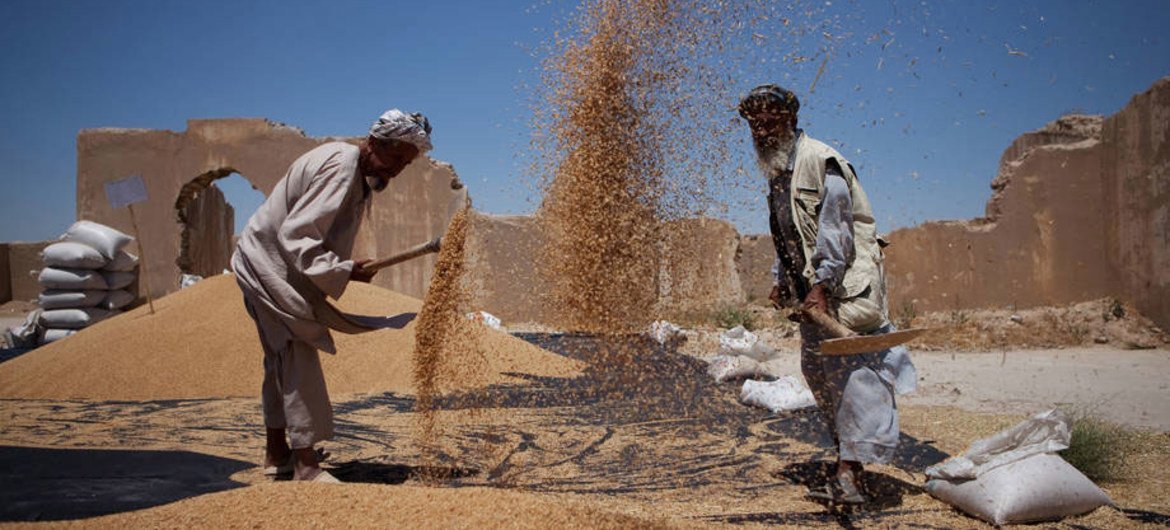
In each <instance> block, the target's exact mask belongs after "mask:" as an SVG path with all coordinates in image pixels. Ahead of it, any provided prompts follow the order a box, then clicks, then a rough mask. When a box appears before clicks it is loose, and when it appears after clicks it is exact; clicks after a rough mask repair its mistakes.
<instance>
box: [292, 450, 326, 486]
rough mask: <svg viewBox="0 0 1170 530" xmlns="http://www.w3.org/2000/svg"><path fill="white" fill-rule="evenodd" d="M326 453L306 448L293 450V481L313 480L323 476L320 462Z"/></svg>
mask: <svg viewBox="0 0 1170 530" xmlns="http://www.w3.org/2000/svg"><path fill="white" fill-rule="evenodd" d="M325 455H326V453H325V452H324V451H320V450H317V449H314V448H312V447H305V448H303V449H293V463H294V466H293V480H313V479H315V478H317V475H320V474H321V466H320V462H321V459H322V456H325Z"/></svg>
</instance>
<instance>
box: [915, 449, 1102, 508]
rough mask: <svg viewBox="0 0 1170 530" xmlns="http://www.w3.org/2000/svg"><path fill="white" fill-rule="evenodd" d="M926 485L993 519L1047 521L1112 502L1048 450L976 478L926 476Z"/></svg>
mask: <svg viewBox="0 0 1170 530" xmlns="http://www.w3.org/2000/svg"><path fill="white" fill-rule="evenodd" d="M926 491H927V492H928V493H930V495H931V496H933V497H935V498H936V499H938V500H941V501H943V502H945V503H948V504H950V505H953V506H955V507H956V508H958V509H960V510H962V511H964V512H966V513H968V514H970V515H972V516H975V517H978V518H979V519H982V520H984V521H987V522H989V523H991V524H995V525H1005V524H1017V523H1031V522H1037V521H1051V520H1056V519H1060V518H1062V517H1071V516H1074V515H1080V514H1083V513H1088V512H1091V511H1093V510H1095V509H1097V508H1098V507H1100V506H1103V505H1106V504H1110V503H1111V501H1110V500H1109V497H1108V496H1107V495H1105V492H1103V491H1101V489H1100V488H1098V487H1097V486H1096V485H1095V484H1093V482H1092V481H1091V480H1089V479H1088V477H1085V475H1083V474H1081V472H1080V471H1077V469H1076V468H1075V467H1073V466H1072V465H1071V464H1069V463H1068V462H1065V461H1064V459H1063V458H1061V457H1059V456H1057V455H1053V454H1035V455H1032V456H1029V457H1027V458H1025V459H1023V460H1017V461H1015V462H1012V463H1010V464H1006V465H1003V466H999V467H997V468H994V469H992V470H990V471H988V472H987V473H984V474H983V475H981V476H980V477H979V478H978V479H976V480H966V481H955V482H952V481H948V480H941V479H934V480H930V481H928V482H927V483H926Z"/></svg>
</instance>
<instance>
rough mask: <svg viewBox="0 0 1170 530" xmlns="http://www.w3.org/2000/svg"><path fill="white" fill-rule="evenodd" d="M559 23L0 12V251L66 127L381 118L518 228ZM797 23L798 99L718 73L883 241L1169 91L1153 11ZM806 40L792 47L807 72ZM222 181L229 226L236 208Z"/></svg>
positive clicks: (42, 5) (1055, 8)
mask: <svg viewBox="0 0 1170 530" xmlns="http://www.w3.org/2000/svg"><path fill="white" fill-rule="evenodd" d="M573 5H574V4H572V3H565V2H555V1H554V2H539V3H538V2H536V1H534V0H527V1H519V2H503V1H500V2H473V1H434V2H410V3H407V2H388V1H386V2H373V1H370V2H353V1H337V2H299V1H281V2H250V1H233V2H220V1H203V2H179V1H172V0H162V1H116V0H111V1H107V2H97V1H68V2H67V1H56V0H35V1H28V0H6V1H5V2H3V3H0V79H3V81H4V82H3V83H0V116H3V119H0V183H2V186H0V189H2V190H3V191H0V241H12V240H40V239H47V238H51V237H54V236H56V235H58V234H60V233H61V232H63V231H64V229H65V228H66V227H67V226H68V225H69V224H70V223H71V222H72V221H73V220H74V215H75V214H74V212H75V204H74V200H75V199H74V184H75V179H76V148H75V141H76V135H77V132H78V131H79V130H81V129H84V128H91V127H141V128H152V129H171V130H178V131H181V130H183V129H185V128H186V120H187V119H188V118H216V117H234V116H258V117H266V118H269V119H272V120H275V121H280V122H284V123H288V124H290V125H294V126H297V127H300V128H302V129H304V130H305V131H306V133H307V134H309V135H312V136H326V135H359V134H363V133H364V131H365V128H366V127H367V125H368V123H369V122H370V121H371V120H372V119H373V118H374V117H376V116H377V115H378V114H379V113H380V112H381V111H383V110H385V109H386V108H387V107H390V106H395V107H400V108H403V109H407V110H418V111H422V112H424V113H426V114H427V115H428V117H429V118H430V119H431V122H432V124H433V125H434V127H435V133H434V140H435V146H436V147H435V150H434V151H433V152H432V153H431V154H432V156H433V157H435V158H437V159H440V160H444V161H447V162H450V163H452V164H454V165H455V168H456V170H457V171H458V172H459V174H460V176H461V177H462V179H463V180H464V181H465V182H466V183H467V184H468V186H469V188H470V190H471V193H472V195H473V197H474V198H475V204H476V206H477V208H479V209H481V210H484V211H488V212H493V213H523V212H529V211H531V210H532V208H533V203H534V201H535V199H536V198H535V197H534V196H533V192H532V191H531V186H530V185H528V184H527V182H528V180H527V177H528V175H526V174H525V170H524V167H523V164H522V158H523V156H524V154H525V152H526V150H527V148H528V140H529V130H528V120H529V114H528V110H527V105H528V102H529V101H530V97H531V90H532V89H533V87H534V86H535V84H536V78H535V74H536V72H537V70H538V66H539V65H538V62H537V60H538V59H537V58H536V57H535V56H534V54H533V52H532V50H533V49H539V47H540V45H541V44H542V43H544V42H547V39H548V37H549V35H550V34H551V32H552V31H554V30H556V29H559V28H562V27H563V26H562V25H561V24H562V19H563V17H564V15H565V14H566V13H571V12H572V10H573ZM815 5H816V10H817V14H816V15H815V16H817V17H821V16H823V17H825V18H826V19H828V18H832V17H837V18H836V20H837V21H838V22H837V23H835V24H834V25H833V26H832V29H833V30H834V35H832V36H831V37H832V38H833V39H835V40H833V41H832V42H834V44H833V50H834V51H833V52H831V54H830V59H829V60H828V61H827V62H825V65H826V68H825V71H824V73H823V75H822V76H821V77H820V78H819V79H818V80H817V84H816V90H815V91H814V92H811V93H809V91H808V88H809V87H810V86H811V85H812V80H813V78H814V77H815V72H816V67H817V66H819V64H820V63H819V61H820V59H819V58H818V59H816V60H815V61H810V62H806V63H801V64H799V65H790V64H784V63H783V62H782V61H781V62H777V61H773V62H764V63H760V64H759V65H755V66H749V67H747V68H744V69H739V70H737V71H736V72H735V75H737V76H739V78H740V79H739V80H740V81H741V82H742V83H743V86H745V87H750V86H753V85H755V84H759V83H763V82H773V81H775V82H780V83H781V84H785V85H787V86H790V87H791V88H793V89H794V90H796V91H797V92H798V93H799V94H802V96H803V98H802V99H803V108H802V121H803V125H804V126H805V127H806V130H807V131H808V132H809V133H810V134H812V135H813V136H816V137H818V138H821V139H825V140H829V141H831V142H834V143H836V144H838V145H840V149H841V151H842V152H843V154H845V155H846V156H847V157H849V158H850V159H851V160H852V161H853V162H854V164H855V165H856V166H858V167H859V169H860V171H861V174H862V179H863V182H864V183H865V185H866V189H867V191H868V192H869V194H870V197H871V199H872V201H873V202H874V206H875V210H876V211H877V214H878V217H879V223H880V224H881V228H882V229H883V230H889V229H892V228H895V227H899V226H906V225H911V224H915V223H918V222H921V221H924V220H929V219H963V218H970V217H975V216H978V215H981V214H982V213H983V208H984V204H985V202H986V201H987V199H988V197H989V196H990V189H989V187H988V184H989V183H990V181H991V179H992V177H993V176H994V174H995V171H996V165H997V163H998V159H999V156H1000V154H1001V153H1002V151H1003V149H1004V148H1005V147H1006V146H1007V145H1008V144H1009V143H1010V142H1011V140H1012V139H1014V138H1015V137H1016V136H1018V135H1019V134H1021V133H1023V132H1026V131H1028V130H1032V129H1036V128H1039V127H1041V126H1043V125H1044V124H1045V123H1047V122H1049V121H1051V120H1053V119H1055V118H1057V117H1058V116H1059V115H1061V114H1062V113H1065V112H1069V111H1082V112H1089V113H1103V114H1111V113H1114V112H1116V111H1117V110H1119V109H1120V108H1121V107H1122V106H1124V105H1125V103H1126V102H1127V101H1128V100H1129V99H1130V98H1131V97H1132V96H1133V95H1134V94H1136V93H1138V92H1141V91H1143V90H1145V89H1147V88H1148V87H1149V86H1150V85H1151V84H1152V83H1153V82H1154V81H1155V80H1156V79H1158V78H1160V77H1162V76H1165V75H1170V38H1167V37H1164V36H1162V32H1163V31H1164V30H1165V28H1166V27H1170V9H1166V6H1165V3H1164V2H1161V1H1136V0H1135V1H1121V2H1087V1H1075V2H1071V1H1070V2H1055V1H1052V2H1049V1H1044V2H974V1H972V2H931V1H925V2H924V1H916V2H901V1H895V2H890V1H880V2H850V1H844V0H834V1H833V2H824V3H816V4H815ZM825 42H829V40H828V39H827V38H825V37H810V38H809V39H808V40H807V41H806V42H804V43H802V44H800V45H801V46H808V48H809V52H810V55H813V56H817V57H820V56H819V55H816V54H817V53H818V50H821V51H823V49H824V48H825V46H826V45H825ZM778 48H779V47H778ZM786 51H787V50H782V49H776V50H775V54H774V55H775V56H777V57H779V56H781V55H782V54H784V53H785V52H786ZM1009 51H1016V52H1020V53H1009ZM758 53H760V54H762V55H763V56H768V55H770V54H771V53H772V51H771V50H769V49H768V48H767V47H765V48H764V49H761V50H758ZM810 65H811V66H810ZM731 104H733V102H732V103H731ZM744 134H745V135H746V131H745V132H744ZM752 178H756V177H754V176H752ZM233 180H236V181H237V182H240V179H233ZM222 182H223V183H224V186H223V187H224V188H225V191H226V192H227V193H228V197H229V200H232V201H233V202H234V204H235V206H236V207H237V210H240V212H239V215H240V216H241V217H244V216H246V215H247V213H248V212H250V211H251V209H252V208H254V207H255V204H254V201H255V199H256V197H254V196H253V198H252V199H248V197H247V194H246V193H242V192H241V191H240V190H238V189H236V188H238V187H239V186H234V185H232V184H231V183H230V181H228V180H225V181H222ZM747 201H748V202H747V203H745V204H742V205H738V206H735V207H733V208H732V211H731V212H730V213H729V214H728V216H729V218H731V219H732V220H733V221H734V222H736V224H737V225H738V226H739V228H740V229H741V231H745V232H764V231H766V226H767V225H766V218H764V215H765V213H764V212H765V210H764V209H763V208H764V204H763V201H762V199H761V200H759V201H757V202H752V198H751V197H749V198H748V199H747ZM240 224H242V223H240Z"/></svg>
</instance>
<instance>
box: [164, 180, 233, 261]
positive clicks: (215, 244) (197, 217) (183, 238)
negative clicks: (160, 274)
mask: <svg viewBox="0 0 1170 530" xmlns="http://www.w3.org/2000/svg"><path fill="white" fill-rule="evenodd" d="M185 202H186V204H185V205H184V206H183V207H182V208H181V209H179V210H178V211H177V212H176V213H177V214H178V215H179V222H180V223H181V224H182V225H183V227H182V228H180V235H179V237H180V240H179V258H178V260H177V265H178V266H179V270H180V271H182V272H185V273H188V274H197V275H199V276H202V277H204V278H206V277H208V276H212V275H215V274H220V273H222V272H223V270H224V269H227V268H230V265H231V257H232V251H234V250H235V249H234V247H233V246H232V242H233V240H232V236H233V235H234V228H235V215H236V213H235V209H234V208H232V206H231V205H230V204H228V203H227V200H226V199H225V198H224V196H223V192H222V191H220V190H219V188H218V187H216V186H215V184H211V185H209V186H207V187H206V188H204V189H203V190H202V191H200V192H198V193H197V194H195V195H194V196H193V197H191V198H190V199H189V200H187V201H185Z"/></svg>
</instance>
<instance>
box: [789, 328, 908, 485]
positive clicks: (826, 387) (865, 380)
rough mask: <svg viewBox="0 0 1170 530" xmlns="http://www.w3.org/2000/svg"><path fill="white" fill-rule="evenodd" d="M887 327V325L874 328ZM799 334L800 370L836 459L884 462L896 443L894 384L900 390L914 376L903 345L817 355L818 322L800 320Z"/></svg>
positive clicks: (896, 423) (820, 333) (885, 330)
mask: <svg viewBox="0 0 1170 530" xmlns="http://www.w3.org/2000/svg"><path fill="white" fill-rule="evenodd" d="M892 330H893V327H892V326H890V325H888V324H887V325H886V326H884V327H883V328H882V329H879V330H878V331H877V332H876V333H887V332H889V331H892ZM800 338H801V346H800V369H801V372H803V374H804V379H805V382H806V383H808V386H809V389H810V390H812V393H813V397H815V398H816V401H817V406H818V407H819V408H820V409H821V412H822V413H823V414H824V415H825V417H826V420H827V421H828V427H829V430H830V432H831V433H832V434H833V439H834V441H835V442H836V443H837V449H838V455H839V456H840V458H841V459H842V460H850V461H854V462H861V463H878V464H885V463H888V462H889V461H890V459H891V458H893V456H894V452H895V450H896V449H897V447H898V435H899V430H898V409H897V407H896V403H895V401H894V394H895V387H897V389H898V390H899V393H905V391H909V390H912V389H913V386H914V383H915V380H916V378H917V376H916V372H915V370H914V366H913V364H910V360H909V356H908V354H907V352H906V350H905V348H900V347H899V348H893V349H890V350H885V351H880V352H875V353H866V354H860V355H843V356H821V355H819V354H818V353H817V352H818V351H819V348H820V343H821V340H823V339H824V338H825V337H824V335H823V331H822V329H821V328H820V327H819V326H817V325H815V324H801V326H800ZM903 387H908V388H905V390H904V388H903Z"/></svg>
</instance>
